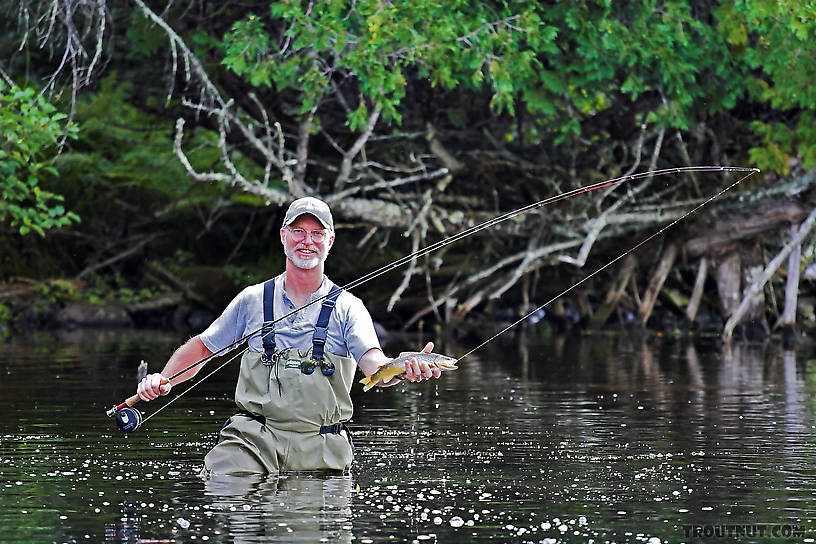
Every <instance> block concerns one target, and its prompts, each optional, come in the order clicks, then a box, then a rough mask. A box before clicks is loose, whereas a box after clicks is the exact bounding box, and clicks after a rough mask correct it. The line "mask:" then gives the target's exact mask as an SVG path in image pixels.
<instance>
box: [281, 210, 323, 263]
mask: <svg viewBox="0 0 816 544" xmlns="http://www.w3.org/2000/svg"><path fill="white" fill-rule="evenodd" d="M303 231H305V233H304V232H303ZM315 231H323V232H325V233H326V237H325V239H324V240H323V241H322V242H318V241H316V240H315V239H314V236H313V234H312V233H314V232H315ZM280 233H281V243H283V252H284V254H285V255H286V257H287V258H288V259H289V260H290V261H292V263H293V264H294V265H295V266H296V267H298V268H302V269H304V270H310V269H312V268H315V267H316V266H317V265H319V264H321V263H323V262H325V260H326V257H327V256H328V254H329V249H331V246H332V244H334V232H333V231H331V230H329V229H326V228H324V227H323V225H321V224H320V221H318V220H317V219H315V218H314V217H312V216H311V215H308V214H303V215H301V216H300V217H298V218H297V219H295V221H294V222H293V223H292V224H291V225H289V226H286V227H283V228H282V229H281V231H280ZM298 235H300V236H301V237H302V239H298V238H299V236H298ZM304 235H305V236H304Z"/></svg>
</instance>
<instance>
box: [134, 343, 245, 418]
mask: <svg viewBox="0 0 816 544" xmlns="http://www.w3.org/2000/svg"><path fill="white" fill-rule="evenodd" d="M247 349H249V348H248V347H247V348H244V349H242V350H241V351H239V352H237V353H236V354H235V355H233V356H232V357H230V358H229V359H227V360H226V361H224V362H223V363H221V364H220V365H218V366H217V367H216V368H215V369H214V370H213V371H212V372H210V373H209V374H207V375H206V376H204V377H202V378H200V379H199V380H197V381H196V382H195V383H193V384H192V385H191V386H190V387H188V388H187V389H185V390H184V391H182V392H181V393H179V394H178V395H176V396H175V397H173V398H172V399H170V400H168V401H167V402H166V403H164V404H163V405H162V406H160V407H159V408H157V409H156V410H154V411H153V412H151V413H150V414H149V415H148V416H146V417H145V418H144V420H143V423H144V422H147V420H149V419H150V418H151V417H153V416H155V415H156V414H158V413H159V412H161V411H162V410H164V409H165V408H167V407H168V406H170V405H171V404H173V403H174V402H176V401H177V400H178V399H180V398H181V397H182V395H186V394H187V393H189V392H190V390H191V389H192V388H194V387H195V386H197V385H198V384H200V383H201V382H203V381H204V380H206V379H207V378H209V377H210V376H212V375H213V374H215V373H216V372H218V371H219V370H221V369H222V368H224V367H225V366H227V365H228V364H230V363H231V362H232V361H234V360H235V359H237V358H238V356H240V355H242V354H243V353H244V352H245V351H246V350H247Z"/></svg>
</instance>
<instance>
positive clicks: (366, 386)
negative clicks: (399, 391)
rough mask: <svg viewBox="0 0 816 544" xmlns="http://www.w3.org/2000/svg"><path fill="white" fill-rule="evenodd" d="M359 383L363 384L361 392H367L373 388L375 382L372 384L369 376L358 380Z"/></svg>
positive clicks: (372, 381)
mask: <svg viewBox="0 0 816 544" xmlns="http://www.w3.org/2000/svg"><path fill="white" fill-rule="evenodd" d="M360 383H361V384H363V391H368V390H369V389H371V388H372V387H374V384H375V383H376V382H374V380H372V379H371V376H366V377H365V378H363V379H362V380H360Z"/></svg>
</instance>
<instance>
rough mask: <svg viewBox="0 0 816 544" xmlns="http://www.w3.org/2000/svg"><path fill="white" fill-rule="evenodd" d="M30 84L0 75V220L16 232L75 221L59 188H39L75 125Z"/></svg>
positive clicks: (41, 232) (53, 172)
mask: <svg viewBox="0 0 816 544" xmlns="http://www.w3.org/2000/svg"><path fill="white" fill-rule="evenodd" d="M66 117H67V116H66V115H65V114H64V113H60V112H58V111H57V110H56V108H55V107H54V106H53V105H52V104H50V103H48V102H47V101H46V99H45V98H44V97H43V96H42V95H41V94H39V93H38V92H37V91H36V90H35V89H33V88H31V87H29V88H26V89H21V88H19V87H16V86H9V85H6V84H5V83H3V82H2V81H0V194H2V200H0V223H8V224H9V225H10V226H11V227H13V228H15V229H17V230H18V232H19V233H20V234H21V235H25V234H28V233H29V232H32V231H33V232H36V233H37V234H39V235H40V236H45V231H46V230H48V229H52V228H59V227H64V226H66V225H69V224H71V223H74V222H78V221H79V216H78V215H76V214H75V213H73V212H71V211H67V210H66V209H65V208H64V206H63V204H62V202H63V197H62V196H61V195H59V194H56V193H52V192H50V191H46V190H44V189H43V188H42V187H41V185H40V183H41V181H43V179H44V178H47V177H51V176H57V175H58V173H57V170H56V169H55V168H54V166H53V165H52V164H51V163H52V159H53V157H54V154H55V153H56V152H57V149H58V147H59V144H60V140H61V139H63V138H66V137H67V138H76V135H77V127H76V125H74V124H73V123H66V122H65V120H66Z"/></svg>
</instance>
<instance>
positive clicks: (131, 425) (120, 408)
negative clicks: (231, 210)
mask: <svg viewBox="0 0 816 544" xmlns="http://www.w3.org/2000/svg"><path fill="white" fill-rule="evenodd" d="M690 172H747V174H746V175H745V176H743V177H742V178H740V179H739V180H738V181H737V182H735V183H733V184H731V185H730V186H728V187H727V188H726V189H724V190H723V191H720V192H719V193H717V194H716V195H715V196H714V197H711V198H710V199H708V200H706V201H705V202H703V203H702V204H700V205H699V206H697V207H696V208H694V209H692V210H691V211H689V212H688V213H686V214H685V215H683V216H682V217H681V218H679V219H677V220H675V221H674V222H672V223H670V224H669V225H667V226H666V227H664V228H663V229H661V230H659V231H658V232H656V233H655V234H654V235H652V236H651V237H649V238H647V239H646V240H644V241H643V242H641V243H640V244H638V245H636V246H634V247H633V248H632V249H630V250H629V251H627V252H625V253H624V254H622V255H621V256H619V257H617V258H616V259H614V260H613V261H611V262H609V263H607V264H606V265H605V266H603V267H601V268H599V269H598V270H596V271H595V272H593V273H592V274H591V275H590V276H587V277H585V278H584V279H582V280H580V281H579V282H578V283H576V284H575V285H573V286H572V287H570V288H568V289H567V290H566V291H564V292H562V293H560V294H559V295H558V296H557V297H555V298H553V299H552V300H551V301H549V302H547V303H545V304H544V305H542V306H541V307H539V308H537V309H536V310H534V311H533V312H531V313H530V314H527V315H525V316H524V317H522V318H521V319H520V320H518V321H517V322H515V323H513V324H512V325H511V326H510V327H508V328H507V329H506V330H509V329H510V328H512V327H513V326H515V325H517V324H518V323H520V322H522V321H524V319H526V318H527V317H529V316H530V315H532V313H534V312H535V311H537V310H540V309H541V308H543V307H544V306H546V305H547V304H549V303H551V302H552V301H554V300H556V299H557V298H558V297H560V296H563V295H564V294H565V293H567V292H569V291H570V290H572V289H574V288H575V287H577V286H578V285H580V284H581V283H583V282H585V281H587V280H588V279H589V278H590V277H591V276H593V275H595V274H597V273H599V272H601V271H602V270H603V269H605V268H607V267H608V266H611V265H612V264H614V263H615V262H617V261H618V260H619V259H621V258H623V257H624V256H626V255H627V254H628V253H631V252H632V251H635V250H636V249H637V248H638V247H640V246H641V245H643V244H645V243H646V242H648V241H649V240H651V239H652V238H654V237H655V236H657V235H659V234H661V233H662V232H664V231H665V230H667V229H668V228H670V227H671V226H673V225H675V224H676V223H678V222H679V221H681V220H683V219H684V218H685V217H687V216H688V215H691V214H692V213H694V212H695V211H697V210H698V209H700V208H702V207H703V206H704V205H706V204H708V203H709V202H711V201H712V200H714V199H715V198H718V197H719V196H720V195H722V194H724V193H725V192H727V191H728V190H730V189H731V188H732V187H734V186H736V185H737V184H739V183H740V182H741V181H742V180H744V179H745V178H747V177H749V176H751V175H753V174H755V173H757V172H759V169H757V168H749V167H741V166H684V167H679V168H665V169H661V170H651V171H648V172H640V173H637V174H629V175H626V176H620V177H617V178H611V179H608V180H604V181H600V182H597V183H593V184H590V185H586V186H584V187H578V188H576V189H572V190H570V191H566V192H563V193H559V194H557V195H553V196H551V197H548V198H545V199H542V200H539V201H537V202H533V203H532V204H527V205H525V206H522V207H520V208H517V209H515V210H512V211H509V212H506V213H503V214H501V215H498V216H496V217H493V218H491V219H488V220H486V221H484V222H482V223H479V224H478V225H474V226H472V227H469V228H467V229H464V230H462V231H460V232H458V233H456V234H452V235H451V236H448V237H447V238H444V239H442V240H439V241H437V242H434V243H432V244H430V245H428V246H425V247H424V248H421V249H419V250H417V251H415V252H413V253H411V254H409V255H405V256H404V257H400V258H399V259H396V260H395V261H393V262H391V263H389V264H386V265H383V266H381V267H380V268H377V269H376V270H373V271H371V272H368V273H367V274H364V275H363V276H360V277H359V278H357V279H356V280H353V281H351V282H349V283H347V284H345V285H343V286H341V287H338V288H335V289H333V290H332V291H331V292H330V293H327V294H326V295H323V296H321V297H317V298H315V299H314V300H312V301H310V302H308V303H306V304H304V305H303V306H300V307H299V308H295V309H294V310H292V311H290V312H289V313H287V314H285V315H283V316H281V317H279V318H278V319H275V320H274V321H269V322H266V323H264V324H263V325H262V326H261V327H259V328H258V329H256V330H254V331H251V332H249V333H247V334H246V335H244V336H243V337H241V338H239V339H237V340H236V341H234V342H233V343H231V344H229V345H227V346H225V347H223V348H221V349H219V350H217V351H215V352H213V353H211V354H210V355H207V356H206V357H203V358H202V359H200V360H198V361H196V362H195V363H192V364H191V365H189V366H187V367H185V368H183V369H181V370H180V371H178V372H177V373H175V374H173V375H172V376H170V377H169V378H166V381H165V380H163V381H162V382H161V383H162V385H166V384H168V383H171V382H172V380H173V379H175V378H177V377H179V376H181V375H182V374H184V373H185V372H188V371H189V370H192V369H193V368H195V367H198V366H200V365H203V364H205V363H207V362H209V361H210V360H212V359H213V358H215V357H219V356H221V355H223V354H225V353H227V352H229V351H231V350H233V349H235V348H236V347H237V346H239V345H240V344H241V343H243V342H244V341H247V340H248V339H249V338H251V337H253V336H255V335H257V334H262V335H265V334H268V333H269V332H270V331H272V330H274V329H273V328H274V325H275V324H276V323H278V322H280V321H282V320H284V319H286V318H288V317H291V316H292V315H294V314H296V313H298V312H300V311H301V310H303V309H304V308H307V307H309V306H311V305H313V304H316V303H318V302H322V301H323V300H324V299H325V298H327V297H329V296H331V295H333V294H334V293H336V292H337V290H351V289H354V288H356V287H359V286H360V285H363V284H364V283H367V282H368V281H371V280H372V279H375V278H377V277H379V276H381V275H383V274H386V273H388V272H391V271H392V270H395V269H397V268H399V267H400V266H403V265H404V264H406V263H408V262H410V261H411V260H413V259H415V258H418V257H422V256H424V255H427V254H429V253H431V252H433V251H436V250H438V249H441V248H443V247H445V246H448V245H450V244H453V243H455V242H458V241H459V240H462V239H464V238H467V237H468V236H471V235H473V234H476V233H477V232H480V231H482V230H485V229H488V228H491V227H493V226H495V225H498V224H499V223H502V222H504V221H507V220H508V219H512V218H514V217H517V216H519V215H521V214H524V213H527V212H529V211H532V210H535V209H538V208H543V207H545V206H548V205H550V204H554V203H556V202H560V201H562V200H567V199H570V198H573V197H576V196H579V195H583V194H586V193H589V192H591V191H595V190H598V189H603V188H606V187H615V186H617V185H620V184H622V183H625V182H628V181H632V180H636V179H643V178H646V177H659V176H664V175H668V174H680V173H690ZM506 330H504V331H500V332H499V333H498V334H497V335H495V336H494V337H492V338H490V339H488V340H487V342H489V341H491V340H492V339H493V338H495V337H496V336H498V335H499V334H502V333H503V332H506ZM487 342H485V343H483V344H481V345H479V346H477V347H476V348H474V349H473V350H471V351H470V352H468V353H467V354H465V355H463V356H462V357H460V358H459V359H457V360H461V359H462V358H464V357H466V356H467V355H470V353H472V352H473V351H476V349H479V348H481V347H482V346H483V345H485V344H486V343H487ZM247 349H249V347H248V346H247V347H246V348H244V349H243V350H241V351H240V352H238V353H237V354H236V355H235V356H233V357H231V358H230V359H228V360H227V361H226V362H224V363H223V364H221V365H219V366H218V367H217V368H216V369H215V370H214V371H213V372H211V373H209V374H208V375H206V376H205V377H204V378H201V379H200V380H198V381H197V382H196V383H195V384H193V385H192V386H190V387H189V388H188V389H187V390H185V391H184V392H182V393H179V394H178V395H177V396H176V397H174V398H173V399H171V400H170V401H168V402H167V403H166V404H165V405H164V406H162V407H160V408H159V409H157V410H156V411H155V412H153V413H152V414H150V415H149V416H147V417H146V418H143V417H142V416H141V413H139V411H138V410H136V409H135V408H133V406H134V405H135V404H136V403H137V402H139V396H138V395H133V396H131V397H130V398H128V399H127V400H126V401H124V402H122V403H121V404H118V405H114V406H113V407H112V408H110V409H109V410H108V411H107V412H106V415H107V416H109V417H112V416H116V423H117V426H118V427H119V428H120V429H121V430H122V431H124V432H132V431H134V430H136V429H137V428H138V427H139V426H140V425H141V424H142V423H143V422H145V421H147V420H148V419H150V418H151V417H153V416H154V415H156V414H157V413H159V412H160V411H162V410H163V409H164V408H166V407H167V406H169V405H170V404H172V403H173V402H175V401H176V400H178V399H179V398H180V397H181V396H182V395H184V394H186V393H187V392H188V391H190V390H191V389H192V388H193V387H195V385H197V384H198V383H200V382H201V381H203V380H205V379H207V378H209V377H210V376H212V375H213V374H214V373H215V372H217V371H218V370H220V369H221V368H223V367H224V366H226V364H228V363H229V362H231V361H232V360H234V359H235V358H236V357H237V356H239V355H241V354H242V353H243V352H244V351H246V350H247Z"/></svg>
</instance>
